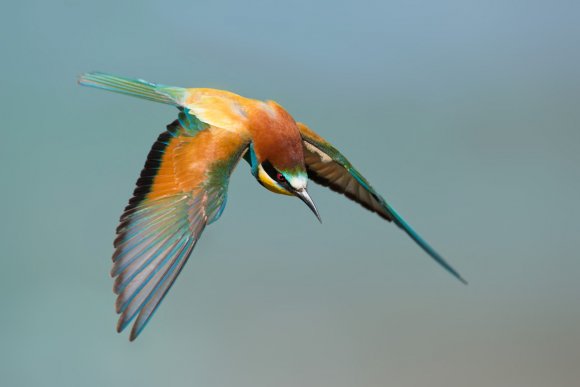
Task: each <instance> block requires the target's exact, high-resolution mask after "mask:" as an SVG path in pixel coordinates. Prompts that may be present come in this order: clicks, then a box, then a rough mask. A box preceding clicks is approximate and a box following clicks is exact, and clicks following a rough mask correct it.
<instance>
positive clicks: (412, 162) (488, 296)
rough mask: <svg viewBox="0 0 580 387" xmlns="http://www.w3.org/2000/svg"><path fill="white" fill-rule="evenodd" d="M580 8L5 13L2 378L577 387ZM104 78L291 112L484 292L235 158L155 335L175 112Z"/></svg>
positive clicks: (210, 7) (347, 6) (386, 234)
mask: <svg viewBox="0 0 580 387" xmlns="http://www.w3.org/2000/svg"><path fill="white" fill-rule="evenodd" d="M579 15H580V3H578V2H577V1H564V0H555V1H510V0H508V1H506V0H501V1H499V0H498V1H495V0H491V1H485V2H483V1H465V0H461V1H460V0H457V1H451V0H442V1H437V2H432V1H388V2H387V1H377V2H364V1H356V2H354V1H353V2H350V3H348V2H336V1H332V2H331V1H327V2H323V1H319V2H312V1H287V2H280V3H275V2H266V1H264V2H247V1H243V2H242V1H231V2H223V1H204V2H197V1H158V2H148V1H141V2H122V1H105V0H103V1H98V2H95V1H91V2H88V1H74V0H68V1H51V2H45V1H21V2H12V3H10V4H5V5H3V7H2V12H0V36H2V38H1V53H2V59H1V60H0V70H1V71H0V102H1V105H0V106H2V108H1V109H0V112H1V114H0V124H1V129H0V130H1V131H2V140H1V141H0V165H1V167H0V174H1V175H0V179H1V181H2V184H1V194H0V195H1V199H2V200H1V201H0V213H1V214H2V216H1V219H2V220H1V221H0V228H1V230H0V245H1V246H2V254H1V255H2V256H1V259H2V269H1V270H0V310H1V314H0V343H1V344H0V384H1V385H6V386H13V387H18V386H35V387H37V386H59V387H68V386H83V387H92V386H95V387H97V386H98V387H102V386H111V387H113V386H141V387H148V386H204V387H223V386H228V387H272V386H277V387H278V386H279V387H286V386H288V387H291V386H305V387H307V386H313V387H314V386H316V387H326V386H328V387H343V386H344V387H347V386H349V387H350V386H365V387H367V386H369V387H370V386H377V387H378V386H401V387H411V386H413V387H414V386H426V385H429V386H431V387H437V386H445V387H453V386H470V387H479V386H481V387H488V386H494V387H504V386H505V387H518V386H522V387H524V386H525V387H536V386H537V387H545V386H558V387H568V386H570V387H571V386H577V383H578V380H580V280H579V277H580V256H579V253H578V245H579V242H578V241H579V232H580V226H579V225H578V218H579V217H580V206H579V204H578V201H579V198H580V168H579V165H580V130H579V129H580V127H579V126H580V109H579V101H580V49H579V44H580V23H578V17H579ZM92 70H100V71H106V72H111V73H115V74H120V75H126V76H133V77H140V78H144V79H147V80H150V81H155V82H160V83H164V84H169V85H177V86H188V87H214V88H222V89H227V90H231V91H234V92H237V93H239V94H242V95H245V96H248V97H254V98H259V99H273V100H276V101H278V102H279V103H280V104H282V105H283V106H284V107H285V108H286V109H287V110H288V111H289V112H290V113H291V114H293V115H294V117H295V118H296V119H297V120H300V121H303V122H306V123H308V124H309V125H310V126H311V127H312V128H313V129H314V130H316V131H318V132H319V133H320V134H321V135H323V136H325V137H326V138H327V139H328V140H329V141H331V142H332V143H333V144H334V145H335V146H336V147H337V148H338V149H340V150H342V151H343V153H344V154H345V155H347V157H349V159H350V160H351V162H352V163H353V164H354V165H355V166H356V167H357V168H358V169H359V170H360V171H361V172H362V173H363V174H364V175H365V176H366V177H367V178H368V179H369V180H370V181H371V183H372V184H373V186H374V187H375V188H376V189H377V190H378V191H379V192H381V193H382V194H383V196H384V197H385V198H386V199H387V200H389V202H390V203H391V204H392V205H393V206H394V207H395V208H396V209H397V210H398V211H399V212H400V213H401V214H402V215H403V216H404V217H406V218H407V220H408V221H409V222H410V223H411V224H412V225H414V226H415V227H416V228H417V230H419V231H420V232H421V233H422V234H423V235H424V236H425V238H426V239H427V240H429V241H430V242H431V243H432V244H433V245H434V246H435V247H436V248H437V249H438V250H439V251H440V252H441V253H442V254H443V255H444V256H445V257H446V258H447V259H448V260H449V261H450V262H451V263H452V264H453V265H454V266H455V267H456V268H457V269H458V270H459V272H461V273H462V274H463V275H464V276H465V277H466V278H467V279H468V280H469V282H470V284H469V286H463V285H461V284H460V283H459V282H458V281H457V280H455V279H454V278H452V277H451V276H450V275H449V274H448V273H446V272H445V271H443V270H442V269H441V268H440V267H438V266H437V265H436V264H434V263H433V262H432V261H431V260H430V259H429V258H428V257H427V256H426V255H425V254H424V253H423V252H422V251H421V250H420V249H419V248H418V247H417V246H415V245H414V243H413V242H412V241H411V240H410V239H409V238H408V237H407V236H406V235H405V234H404V233H402V232H401V231H400V230H398V229H397V228H396V227H395V226H393V225H392V224H388V223H386V222H384V221H383V220H381V219H380V218H379V217H378V216H376V215H374V214H370V213H368V212H366V211H364V210H363V209H362V208H361V207H359V206H358V205H356V204H354V203H352V202H349V201H348V200H346V199H345V198H343V197H341V196H339V195H337V194H335V193H333V192H330V191H327V190H326V189H324V188H322V187H317V186H314V185H313V184H311V187H310V190H311V195H312V197H313V198H314V200H315V202H316V203H317V205H318V208H319V211H320V213H321V216H322V219H323V222H324V223H323V224H322V225H320V224H319V223H318V222H317V221H316V219H315V218H314V216H313V215H312V214H311V213H310V211H309V210H308V209H307V208H306V207H305V206H304V204H303V203H301V202H300V201H299V200H297V199H294V198H288V197H282V196H278V195H273V194H271V193H270V192H268V191H266V190H264V189H263V188H262V187H260V186H259V185H258V184H257V183H256V181H255V180H254V179H253V178H252V177H251V175H250V171H249V168H248V167H247V165H245V164H240V165H239V167H238V169H237V170H236V172H235V173H234V175H233V176H232V182H231V185H230V190H229V192H230V195H229V201H228V207H227V208H226V210H225V212H224V215H223V216H222V218H221V219H220V221H219V222H217V223H215V224H213V225H212V226H210V227H209V228H208V229H207V230H206V232H205V233H204V236H203V238H202V240H201V241H200V243H199V244H198V246H197V247H196V250H195V251H194V254H193V256H192V258H191V259H190V260H189V262H188V264H187V266H186V268H185V270H184V272H183V273H182V275H181V276H180V278H179V279H178V281H177V282H176V285H175V286H174V287H173V289H172V290H171V292H170V293H169V295H168V297H167V298H166V300H165V302H164V303H163V305H162V306H161V308H160V309H159V311H158V312H157V313H156V315H155V318H154V319H152V321H151V322H150V324H149V325H148V327H147V329H146V330H145V331H144V332H143V334H142V335H141V336H140V337H139V339H138V340H137V341H136V342H134V343H129V341H128V335H127V333H124V334H121V335H118V334H116V333H115V331H114V328H115V323H116V315H115V313H114V308H113V303H114V295H113V293H112V291H111V289H112V280H111V279H110V277H109V274H108V272H109V269H110V266H111V261H110V256H111V254H112V252H113V248H112V241H113V238H114V230H115V227H116V225H117V221H118V217H119V215H120V213H121V211H122V209H123V208H124V206H125V204H126V202H127V200H128V199H129V196H130V195H131V193H132V190H133V187H134V183H135V181H136V179H137V177H138V174H139V172H140V170H141V168H142V165H143V163H144V160H145V157H146V155H147V153H148V151H149V148H150V146H151V144H152V143H153V141H154V140H155V139H156V137H157V135H158V133H160V132H161V131H163V130H164V128H165V125H166V124H168V123H169V122H171V121H172V120H173V119H174V118H175V117H176V111H175V110H174V109H173V108H171V107H168V106H165V105H156V104H153V103H150V102H148V101H143V100H137V99H132V98H129V97H126V96H120V95H115V94H111V93H106V92H103V91H97V90H93V89H88V88H81V87H79V86H77V84H76V77H77V76H78V75H79V74H80V73H83V72H86V71H92Z"/></svg>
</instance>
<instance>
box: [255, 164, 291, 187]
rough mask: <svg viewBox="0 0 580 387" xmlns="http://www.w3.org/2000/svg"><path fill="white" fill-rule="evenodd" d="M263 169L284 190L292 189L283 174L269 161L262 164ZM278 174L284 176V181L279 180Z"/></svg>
mask: <svg viewBox="0 0 580 387" xmlns="http://www.w3.org/2000/svg"><path fill="white" fill-rule="evenodd" d="M262 168H264V171H265V172H266V173H267V174H268V176H270V178H272V180H274V181H275V182H277V183H278V184H280V185H281V186H283V187H284V188H290V184H288V181H287V180H286V179H285V178H284V175H283V174H282V173H281V172H279V171H277V170H276V168H274V166H273V165H272V163H270V162H269V161H268V160H266V161H264V162H263V163H262ZM278 174H280V175H281V176H282V178H283V180H280V179H278Z"/></svg>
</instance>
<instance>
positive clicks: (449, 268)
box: [387, 205, 467, 285]
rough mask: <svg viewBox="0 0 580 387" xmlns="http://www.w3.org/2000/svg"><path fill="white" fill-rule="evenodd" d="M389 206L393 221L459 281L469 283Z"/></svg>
mask: <svg viewBox="0 0 580 387" xmlns="http://www.w3.org/2000/svg"><path fill="white" fill-rule="evenodd" d="M387 208H388V210H389V212H390V213H391V215H392V216H393V222H395V224H396V225H397V226H399V228H401V229H402V230H403V231H405V232H406V233H407V235H409V236H410V237H411V239H413V240H414V241H415V242H416V243H417V244H418V245H419V246H421V248H422V249H423V250H425V252H426V253H427V254H429V256H430V257H431V258H433V259H434V260H435V261H436V262H437V263H438V264H439V265H441V266H442V267H443V268H444V269H445V270H447V271H448V272H449V273H451V275H453V276H454V277H455V278H457V279H458V280H459V281H461V282H462V283H464V284H465V285H467V281H466V280H465V279H464V278H463V277H462V276H461V274H459V273H458V272H457V271H456V270H455V269H454V268H453V267H452V266H451V265H450V264H449V263H447V261H446V260H445V259H444V258H443V257H442V256H441V255H440V254H439V253H438V252H437V251H435V249H434V248H433V247H431V246H430V245H429V243H427V242H426V241H425V240H424V239H423V238H421V236H420V235H419V234H418V233H417V232H416V231H415V230H414V229H413V227H411V226H410V225H409V224H408V223H407V222H406V221H405V220H404V219H403V218H402V217H401V215H399V214H398V213H397V211H395V210H394V209H393V208H392V207H391V206H389V205H387Z"/></svg>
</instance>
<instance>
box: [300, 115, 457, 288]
mask: <svg viewBox="0 0 580 387" xmlns="http://www.w3.org/2000/svg"><path fill="white" fill-rule="evenodd" d="M298 127H299V129H300V133H301V134H302V139H303V145H304V161H305V163H306V169H307V171H308V177H309V178H310V179H312V180H313V181H314V182H316V183H318V184H321V185H323V186H325V187H328V188H330V189H332V190H333V191H336V192H339V193H341V194H344V195H345V196H347V197H348V198H349V199H351V200H354V201H355V202H357V203H359V204H361V205H362V206H364V207H365V208H367V209H368V210H370V211H372V212H376V213H377V214H378V215H379V216H381V217H382V218H384V219H386V220H388V221H392V222H394V223H395V224H396V225H397V226H399V227H400V228H401V229H402V230H403V231H405V232H406V233H407V234H408V235H409V236H410V237H411V238H412V239H413V240H414V241H415V242H416V243H417V244H418V245H419V246H421V248H422V249H423V250H425V252H427V254H429V255H430V256H431V257H432V258H433V259H434V260H435V261H437V263H439V264H440V265H441V266H443V268H445V269H446V270H447V271H448V272H449V273H451V274H452V275H453V276H455V277H456V278H457V279H459V280H460V281H461V282H463V283H467V282H466V281H465V280H464V279H463V277H461V275H460V274H459V273H458V272H457V271H456V270H455V269H453V267H451V265H450V264H449V263H447V261H445V259H443V257H442V256H441V255H439V253H437V252H436V251H435V250H434V249H433V248H432V247H431V246H430V245H429V244H428V243H427V242H426V241H425V240H424V239H423V238H422V237H421V236H420V235H419V234H418V233H417V232H416V231H415V230H413V228H412V227H411V226H410V225H409V224H408V223H407V222H406V221H405V220H404V219H403V218H402V217H401V216H400V215H399V214H398V213H397V212H396V211H395V210H394V209H393V208H392V207H391V206H390V205H389V204H387V202H386V201H385V200H384V199H383V198H382V197H381V196H380V195H379V194H378V193H377V192H376V191H375V190H374V189H373V187H371V185H370V184H369V182H368V181H367V180H366V179H365V178H364V177H363V176H362V175H361V174H360V173H359V172H358V171H357V170H356V169H355V168H354V167H353V166H352V164H351V163H350V162H349V161H348V160H347V159H346V157H344V156H343V155H342V154H341V153H340V152H339V151H338V150H336V148H334V147H333V146H332V145H331V144H330V143H328V142H327V141H326V140H325V139H323V138H322V137H320V136H319V135H318V134H316V133H314V132H313V131H312V130H311V129H310V128H309V127H307V126H306V125H304V124H302V123H298Z"/></svg>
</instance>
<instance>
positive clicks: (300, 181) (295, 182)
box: [288, 175, 308, 190]
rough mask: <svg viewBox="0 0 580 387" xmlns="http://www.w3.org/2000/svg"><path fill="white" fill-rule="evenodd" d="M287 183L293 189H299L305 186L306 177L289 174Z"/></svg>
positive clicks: (306, 182)
mask: <svg viewBox="0 0 580 387" xmlns="http://www.w3.org/2000/svg"><path fill="white" fill-rule="evenodd" d="M288 183H290V185H291V186H292V188H294V189H295V190H300V189H304V188H306V184H308V177H307V176H304V175H299V176H291V177H289V178H288Z"/></svg>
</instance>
